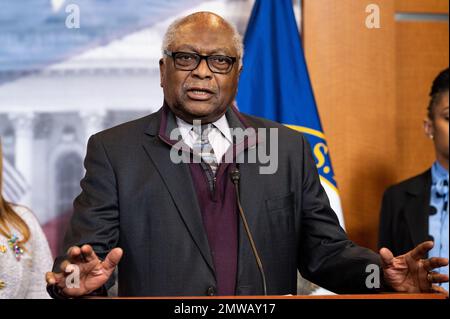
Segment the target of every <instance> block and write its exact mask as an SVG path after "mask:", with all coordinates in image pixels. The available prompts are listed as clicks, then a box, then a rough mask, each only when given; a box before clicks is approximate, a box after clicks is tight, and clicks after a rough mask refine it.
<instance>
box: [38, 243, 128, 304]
mask: <svg viewBox="0 0 450 319" xmlns="http://www.w3.org/2000/svg"><path fill="white" fill-rule="evenodd" d="M122 254H123V251H122V249H121V248H114V249H112V250H111V251H110V252H109V254H108V255H107V256H106V258H105V260H103V261H101V260H100V259H99V258H98V257H97V255H96V254H95V252H94V250H93V249H92V247H91V246H90V245H83V246H82V247H81V248H80V247H77V246H73V247H71V248H70V249H69V250H68V253H67V259H66V260H64V261H63V262H62V263H61V271H62V272H60V273H56V272H47V274H46V281H47V284H48V285H54V284H56V285H57V286H58V287H59V288H60V289H61V291H62V293H63V294H64V295H66V296H67V297H80V296H84V295H88V294H90V293H91V292H93V291H95V290H97V289H99V288H100V287H102V286H103V285H104V284H105V283H106V281H107V280H108V279H109V277H110V276H111V275H112V273H113V272H114V269H115V268H116V266H117V264H118V263H119V261H120V259H121V258H122ZM70 264H72V265H76V266H78V267H79V270H80V272H79V274H80V280H79V287H77V288H69V287H67V286H66V279H67V277H68V276H70V275H71V272H66V270H67V266H69V265H70Z"/></svg>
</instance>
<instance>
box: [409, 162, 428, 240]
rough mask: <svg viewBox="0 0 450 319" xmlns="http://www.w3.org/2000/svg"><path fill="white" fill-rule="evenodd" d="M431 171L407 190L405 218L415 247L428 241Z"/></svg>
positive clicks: (420, 176) (420, 177)
mask: <svg viewBox="0 0 450 319" xmlns="http://www.w3.org/2000/svg"><path fill="white" fill-rule="evenodd" d="M430 189H431V171H430V170H428V171H426V172H425V173H423V174H422V175H419V176H418V178H417V179H415V180H414V181H413V183H411V184H410V185H409V187H408V188H407V189H406V193H407V202H406V204H405V218H406V221H407V224H408V228H409V232H410V234H411V238H412V240H413V243H414V246H417V245H418V244H420V243H422V242H423V241H425V240H428V217H429V210H430Z"/></svg>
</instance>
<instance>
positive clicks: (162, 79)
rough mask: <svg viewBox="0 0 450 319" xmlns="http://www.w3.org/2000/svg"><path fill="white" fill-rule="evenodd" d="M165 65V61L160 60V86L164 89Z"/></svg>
mask: <svg viewBox="0 0 450 319" xmlns="http://www.w3.org/2000/svg"><path fill="white" fill-rule="evenodd" d="M164 68H165V65H164V59H163V58H161V59H159V85H160V86H161V87H164V84H163V83H164V76H165V70H164Z"/></svg>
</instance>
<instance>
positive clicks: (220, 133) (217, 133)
mask: <svg viewBox="0 0 450 319" xmlns="http://www.w3.org/2000/svg"><path fill="white" fill-rule="evenodd" d="M176 119H177V124H178V128H179V129H180V133H181V137H182V138H183V141H184V143H186V144H187V145H188V146H189V147H190V148H193V147H194V144H195V141H196V140H197V139H198V134H197V133H195V132H194V130H193V129H192V128H193V125H192V124H190V123H187V122H185V121H184V120H182V119H180V118H178V117H177V118H176ZM211 124H213V129H211V130H210V131H209V133H208V139H209V143H210V144H211V146H212V148H213V150H214V154H215V155H216V159H217V163H220V162H221V161H222V157H223V155H224V154H225V153H226V151H227V150H228V148H229V147H230V146H231V145H232V144H233V139H232V137H231V131H230V126H229V125H228V120H227V117H226V116H225V114H224V115H222V117H221V118H220V119H218V120H217V121H215V122H213V123H211Z"/></svg>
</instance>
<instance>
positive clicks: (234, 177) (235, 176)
mask: <svg viewBox="0 0 450 319" xmlns="http://www.w3.org/2000/svg"><path fill="white" fill-rule="evenodd" d="M230 177H231V180H232V181H233V183H235V184H237V182H239V178H240V177H241V173H240V172H239V170H238V169H237V167H234V168H233V169H232V170H231V171H230Z"/></svg>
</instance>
